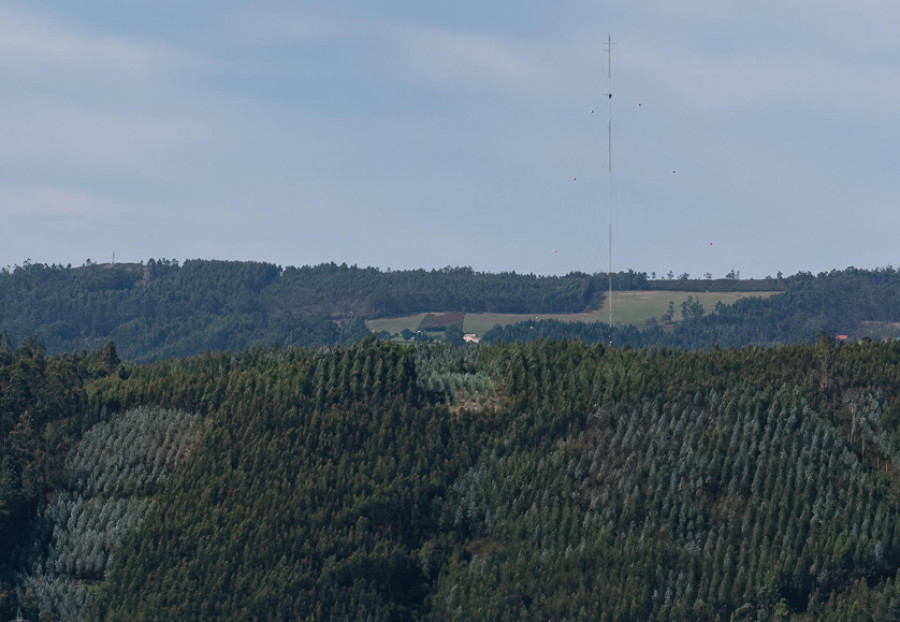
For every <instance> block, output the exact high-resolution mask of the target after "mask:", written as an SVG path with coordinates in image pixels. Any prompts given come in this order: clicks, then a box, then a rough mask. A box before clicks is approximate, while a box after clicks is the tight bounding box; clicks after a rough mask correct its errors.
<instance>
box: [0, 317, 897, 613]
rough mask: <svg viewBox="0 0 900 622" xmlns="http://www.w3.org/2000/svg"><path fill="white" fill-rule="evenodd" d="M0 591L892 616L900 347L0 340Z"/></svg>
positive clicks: (213, 605) (41, 608)
mask: <svg viewBox="0 0 900 622" xmlns="http://www.w3.org/2000/svg"><path fill="white" fill-rule="evenodd" d="M0 455H2V462H0V615H2V616H6V618H5V619H11V618H13V617H14V616H15V614H16V611H17V609H18V608H19V607H21V609H22V613H23V616H24V617H27V618H30V619H32V620H40V621H44V620H76V619H85V620H125V619H129V620H130V619H134V620H158V619H172V618H182V619H222V620H230V619H235V620H237V619H247V618H251V619H271V620H298V619H299V620H472V619H483V620H523V619H526V620H527V619H535V620H537V619H541V620H547V619H553V620H563V619H568V620H771V619H781V620H798V621H801V620H851V619H854V620H855V619H874V620H893V619H897V618H898V617H900V593H898V589H897V585H896V581H897V569H898V567H900V532H898V528H897V525H898V520H897V519H898V516H897V515H898V512H900V496H898V492H900V478H898V476H900V344H898V343H895V342H874V341H873V342H857V343H843V344H842V343H838V342H836V341H835V340H834V339H832V338H831V337H829V336H827V335H825V334H821V335H820V336H819V338H818V339H817V340H815V341H814V343H810V344H796V345H782V346H776V347H745V348H741V349H722V348H710V349H708V350H705V351H687V350H684V349H671V348H659V347H648V348H640V349H638V348H634V349H621V348H609V347H606V346H604V345H591V344H587V343H584V342H579V341H571V340H568V341H567V340H562V341H551V340H538V341H535V342H533V343H527V344H523V343H514V344H506V345H494V346H481V347H477V348H473V347H468V348H466V347H451V346H443V345H407V344H399V343H391V342H383V341H378V340H375V339H373V338H367V339H364V340H363V341H361V342H359V343H357V344H355V345H351V346H346V347H345V346H330V347H308V348H280V347H274V348H273V347H266V348H254V349H250V350H246V351H243V352H240V353H228V352H226V353H220V354H205V355H202V356H198V357H194V358H189V359H176V360H166V361H159V362H156V363H152V364H141V365H139V364H135V363H130V362H123V361H121V360H120V359H119V356H118V354H117V352H116V348H115V346H113V344H111V343H110V344H106V346H105V347H104V348H103V349H102V350H98V351H95V352H93V353H88V354H66V355H62V356H49V355H48V354H47V353H46V351H45V350H44V349H43V347H42V345H41V344H40V343H39V342H38V341H36V340H34V339H30V340H27V341H26V342H24V343H22V345H20V346H19V347H18V348H11V347H10V345H9V344H8V343H7V344H6V345H5V346H3V347H2V348H0Z"/></svg>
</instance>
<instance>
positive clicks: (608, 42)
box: [606, 35, 613, 345]
mask: <svg viewBox="0 0 900 622" xmlns="http://www.w3.org/2000/svg"><path fill="white" fill-rule="evenodd" d="M612 46H613V41H612V35H608V38H607V40H606V57H607V58H606V80H607V90H606V96H607V97H606V99H607V106H608V109H609V112H608V120H607V132H608V141H607V144H608V153H607V161H608V163H609V164H608V167H607V173H608V177H609V271H608V273H607V276H608V278H609V296H608V299H607V304H608V305H609V345H612V341H613V339H612V336H613V300H612V293H613V265H612V242H613V237H612V217H613V191H612Z"/></svg>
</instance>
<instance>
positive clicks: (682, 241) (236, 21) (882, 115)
mask: <svg viewBox="0 0 900 622" xmlns="http://www.w3.org/2000/svg"><path fill="white" fill-rule="evenodd" d="M381 5H386V6H381ZM898 32H900V3H897V2H894V1H888V0H857V1H856V2H837V0H794V1H792V2H784V1H778V2H775V1H771V0H761V1H759V2H752V3H747V2H744V3H733V2H721V1H718V0H716V1H714V0H682V2H677V3H673V2H663V1H655V2H650V1H641V0H630V1H628V2H625V1H621V2H601V3H597V2H586V1H581V0H572V1H565V0H561V1H560V2H521V1H516V2H512V1H507V0H493V1H491V2H474V1H470V0H456V1H455V2H442V3H437V2H422V1H421V0H420V1H411V0H399V1H397V0H395V1H392V2H389V3H377V2H371V1H368V0H365V1H364V0H328V1H327V2H325V1H322V2H319V1H306V2H236V1H230V0H224V1H223V0H219V1H216V2H207V1H195V2H183V1H180V2H171V1H168V0H162V1H161V0H153V1H150V0H146V1H145V0H116V1H112V0H109V1H105V0H104V1H90V2H71V1H70V0H66V1H64V2H63V1H58V2H4V1H3V0H0V83H2V85H3V89H2V91H0V266H5V265H12V264H14V263H19V264H21V263H22V262H24V261H25V260H26V259H31V261H34V262H38V261H39V262H44V263H63V264H66V263H72V264H75V265H80V264H81V263H82V262H84V260H85V259H87V258H90V259H92V260H93V261H109V259H110V258H111V257H112V254H113V252H115V256H116V259H117V260H118V261H139V260H141V259H149V258H151V257H156V258H161V257H165V258H175V259H179V260H184V259H190V258H198V257H202V258H220V259H254V260H266V261H272V262H275V263H279V264H281V265H303V264H315V263H320V262H324V261H335V262H338V263H340V262H347V263H349V264H353V263H356V264H359V265H374V266H379V267H382V268H388V267H390V268H394V269H399V268H415V267H425V268H435V267H437V268H440V267H443V266H447V265H453V266H457V265H469V266H472V267H473V268H475V269H477V270H487V271H503V270H515V271H517V272H535V273H541V274H549V273H565V272H568V271H571V270H584V271H591V272H593V271H604V270H605V269H606V265H607V242H606V235H607V210H608V208H609V196H610V192H609V188H610V186H609V184H610V180H609V178H608V176H607V170H606V169H607V161H606V150H607V138H606V135H607V127H606V125H607V99H606V96H605V93H606V91H607V77H606V63H607V58H606V48H605V46H604V42H605V41H606V38H607V35H608V34H611V35H612V38H613V40H614V41H615V45H614V46H613V58H612V60H613V83H612V91H613V93H614V96H613V100H612V101H613V105H614V109H613V151H614V162H613V175H612V205H613V211H614V237H615V242H614V269H616V270H619V269H626V268H634V269H637V270H645V271H647V272H650V271H656V272H657V273H660V274H661V273H665V272H667V271H669V270H672V271H674V272H676V273H681V272H689V273H690V274H691V275H697V276H699V275H700V274H702V273H705V272H711V273H712V274H713V275H715V276H722V275H724V274H725V273H726V272H727V271H729V270H730V269H737V270H739V271H740V272H741V274H742V276H754V277H763V276H765V275H767V274H772V275H774V274H775V273H776V272H778V271H783V272H785V273H788V274H790V273H794V272H797V271H799V270H811V271H813V272H818V271H821V270H829V269H831V268H844V267H846V266H849V265H855V266H857V267H881V266H886V265H889V264H900V260H898V257H897V254H898V253H897V249H898V240H900V236H898V233H900V174H898V168H900V38H898V36H897V33H898ZM591 110H593V111H594V113H593V114H591Z"/></svg>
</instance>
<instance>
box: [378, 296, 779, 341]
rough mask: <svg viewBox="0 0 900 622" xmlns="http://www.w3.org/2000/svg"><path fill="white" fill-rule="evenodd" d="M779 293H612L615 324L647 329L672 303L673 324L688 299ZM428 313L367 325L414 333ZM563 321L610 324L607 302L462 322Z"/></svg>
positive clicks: (729, 299) (707, 301) (482, 326)
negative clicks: (578, 308) (575, 310)
mask: <svg viewBox="0 0 900 622" xmlns="http://www.w3.org/2000/svg"><path fill="white" fill-rule="evenodd" d="M777 293H779V292H683V291H667V290H662V291H625V292H613V295H612V302H613V322H614V323H615V324H620V325H622V324H635V325H637V326H644V325H645V324H646V323H647V320H650V319H651V318H656V319H657V320H659V319H660V318H661V317H662V316H663V315H664V314H666V313H668V310H669V302H670V301H671V302H672V305H673V307H674V310H675V314H674V316H673V318H672V319H673V321H678V320H680V319H681V303H683V302H685V301H686V300H687V299H688V297H689V296H692V297H693V298H694V300H698V299H699V301H700V304H702V305H703V309H704V311H705V312H706V313H707V314H709V313H712V312H713V311H714V310H715V307H716V303H718V302H721V303H722V304H732V303H733V302H735V301H737V300H739V299H741V298H748V297H756V298H768V297H769V296H772V295H773V294H777ZM425 315H426V314H425V313H418V314H416V315H409V316H406V317H397V318H379V319H375V320H369V321H367V322H366V325H367V326H368V327H369V330H371V331H373V332H376V333H377V332H379V331H382V330H386V331H388V332H389V333H399V332H400V331H402V330H403V329H404V328H408V329H409V330H412V331H415V330H416V329H417V328H418V327H419V325H420V324H421V322H422V318H424V317H425ZM534 319H539V320H548V319H554V320H561V321H563V322H607V321H609V307H608V301H607V302H605V303H604V305H603V306H602V307H601V308H600V309H597V310H595V311H590V312H588V313H466V315H465V319H464V320H463V331H464V332H467V333H476V334H478V335H483V334H484V333H485V332H487V331H488V330H490V329H491V328H493V327H494V326H495V325H497V324H500V325H501V326H506V325H507V324H515V323H516V322H522V321H525V320H534Z"/></svg>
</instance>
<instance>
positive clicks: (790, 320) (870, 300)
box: [484, 268, 900, 349]
mask: <svg viewBox="0 0 900 622" xmlns="http://www.w3.org/2000/svg"><path fill="white" fill-rule="evenodd" d="M651 283H652V284H653V287H654V288H656V287H658V283H657V282H655V281H651ZM675 283H676V282H674V281H669V282H667V284H666V287H669V288H674V286H675ZM684 283H685V285H684V289H688V290H689V291H690V290H691V288H692V289H693V291H698V290H697V289H696V288H697V287H698V286H700V285H702V283H703V281H685V282H684ZM758 283H765V281H755V282H751V283H750V284H745V288H744V291H753V290H752V289H750V287H752V286H753V285H754V284H758ZM714 287H715V288H720V287H723V284H722V283H721V282H717V283H716V284H715V286H714ZM769 287H770V288H773V289H783V290H784V291H783V293H781V294H777V295H774V296H771V297H769V298H755V297H748V298H744V299H741V300H738V301H737V302H735V303H734V304H731V305H722V304H720V305H717V306H716V307H715V308H714V309H704V308H703V306H702V305H700V304H699V303H697V302H694V303H690V302H688V303H685V304H683V308H682V309H681V315H682V317H683V318H684V319H683V320H681V321H678V322H669V323H668V324H663V323H653V325H648V326H642V327H636V326H624V327H623V326H617V327H615V328H614V329H613V330H612V331H610V330H609V326H608V325H606V324H598V323H594V324H585V323H578V322H560V321H556V320H543V321H534V322H521V323H519V324H513V325H509V326H505V327H502V328H500V327H498V328H495V329H493V330H492V331H490V332H488V333H487V334H485V336H484V337H485V339H486V340H487V341H489V342H490V341H493V342H499V341H504V342H512V341H526V342H527V341H534V340H537V339H582V340H584V341H586V342H588V343H607V342H608V341H609V339H610V337H612V343H613V344H615V345H618V346H632V347H642V346H663V347H678V348H688V349H695V348H701V349H705V348H712V347H715V346H719V347H740V346H745V345H749V344H760V345H772V344H777V343H812V342H813V341H815V339H816V337H817V335H818V334H819V333H822V332H824V333H825V334H828V335H831V336H837V335H846V336H847V337H848V338H850V339H865V338H872V339H882V338H897V337H900V274H898V273H897V271H896V270H894V269H893V268H888V269H883V270H858V269H855V268H848V269H846V270H833V271H831V272H829V273H821V274H819V275H818V276H813V275H812V274H810V273H799V274H796V275H794V276H792V277H790V278H787V279H778V280H775V279H773V280H772V284H771V285H769Z"/></svg>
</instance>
